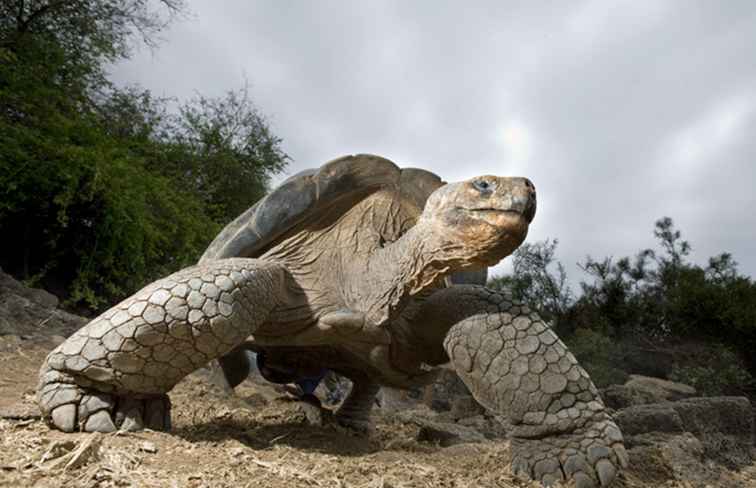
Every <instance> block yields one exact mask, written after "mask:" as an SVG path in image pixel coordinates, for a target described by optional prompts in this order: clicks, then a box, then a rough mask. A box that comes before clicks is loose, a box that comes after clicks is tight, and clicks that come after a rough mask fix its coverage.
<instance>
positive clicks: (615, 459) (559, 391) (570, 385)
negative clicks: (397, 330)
mask: <svg viewBox="0 0 756 488" xmlns="http://www.w3.org/2000/svg"><path fill="white" fill-rule="evenodd" d="M427 305H430V306H433V307H434V308H435V311H434V312H433V314H432V316H433V317H446V318H447V319H446V320H450V319H451V320H453V321H454V325H453V326H452V327H451V328H450V329H449V332H448V334H447V335H446V339H445V341H444V347H445V348H446V351H447V353H448V354H449V357H450V359H451V361H452V364H453V365H454V367H455V369H456V371H457V373H458V374H459V375H460V377H461V378H462V380H463V381H464V383H465V384H466V385H467V387H468V388H469V389H470V391H471V392H472V394H473V396H474V397H475V399H476V400H477V401H478V402H479V403H481V404H482V405H484V406H485V407H487V408H488V409H490V410H492V411H493V412H495V413H497V414H500V415H503V416H504V417H505V418H506V419H507V421H508V422H509V423H510V424H511V426H512V431H511V439H512V450H513V460H512V470H513V472H514V473H515V474H518V475H523V476H526V477H528V478H532V479H536V480H539V481H541V482H542V483H543V484H544V485H545V486H549V485H551V484H553V483H554V482H556V481H558V480H562V479H564V478H565V476H566V477H567V479H574V480H575V482H576V486H577V487H578V488H592V487H595V486H607V485H609V484H610V483H611V482H612V480H613V479H614V478H615V476H616V474H617V472H618V468H619V467H620V466H621V467H625V466H626V465H627V453H626V451H625V448H624V445H623V439H622V434H621V432H620V430H619V428H618V427H617V426H616V424H615V423H614V421H612V419H611V418H610V417H609V415H608V413H607V412H606V409H605V407H604V404H603V402H602V401H601V398H600V397H599V394H598V391H597V390H596V387H595V386H594V385H593V383H592V382H591V380H590V378H589V377H588V374H587V373H586V372H585V370H584V369H583V368H581V367H580V365H579V364H578V363H577V360H576V359H575V357H574V356H573V355H572V354H571V353H570V352H569V351H568V350H567V348H566V346H565V345H564V344H563V343H562V341H560V340H559V338H558V337H557V336H556V334H554V332H553V331H552V330H551V329H550V328H549V327H548V326H547V325H546V324H545V323H544V322H543V321H542V320H541V319H540V318H539V317H538V315H537V314H536V313H533V312H530V310H528V308H527V307H526V306H524V305H519V304H517V303H514V302H513V301H512V299H511V297H509V296H507V295H505V294H502V293H500V292H495V291H492V290H488V289H486V288H483V287H479V286H456V287H453V288H449V289H447V290H443V291H440V292H438V293H436V294H434V295H433V296H432V297H431V299H430V300H429V303H428V304H427ZM426 318H428V316H426Z"/></svg>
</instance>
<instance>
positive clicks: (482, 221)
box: [418, 175, 536, 266]
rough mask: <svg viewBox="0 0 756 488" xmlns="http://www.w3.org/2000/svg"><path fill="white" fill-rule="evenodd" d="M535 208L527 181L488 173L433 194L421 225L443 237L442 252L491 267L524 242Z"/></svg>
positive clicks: (426, 206) (450, 185)
mask: <svg viewBox="0 0 756 488" xmlns="http://www.w3.org/2000/svg"><path fill="white" fill-rule="evenodd" d="M535 210H536V193H535V187H534V186H533V184H532V183H531V182H530V180H528V179H527V178H508V177H501V176H490V175H486V176H479V177H476V178H472V179H469V180H466V181H461V182H458V183H450V184H448V185H445V186H442V187H441V188H439V189H437V190H436V191H434V192H433V193H432V194H431V195H430V197H428V200H427V202H426V204H425V208H424V210H423V213H422V215H421V217H420V222H423V223H424V224H426V225H430V228H431V229H433V231H434V233H436V232H437V233H438V235H440V236H442V237H443V239H442V242H443V247H445V248H446V250H442V251H443V252H451V253H452V254H459V255H460V256H459V257H461V258H464V259H465V260H467V261H469V264H471V265H473V264H474V265H481V264H482V265H486V266H492V265H494V264H496V263H498V262H499V261H500V260H501V259H503V258H504V257H506V256H508V255H509V254H511V253H512V252H513V251H514V250H515V249H517V247H518V246H519V245H520V244H521V243H522V241H523V240H524V239H525V236H526V235H527V233H528V225H529V224H530V222H531V221H532V220H533V217H534V216H535ZM420 222H418V223H420Z"/></svg>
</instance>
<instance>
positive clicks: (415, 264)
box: [353, 220, 464, 324]
mask: <svg viewBox="0 0 756 488" xmlns="http://www.w3.org/2000/svg"><path fill="white" fill-rule="evenodd" d="M463 254H464V253H463V252H462V248H461V246H460V245H459V244H454V243H452V242H451V240H449V239H447V238H445V237H444V236H442V235H440V234H439V233H438V232H436V231H435V230H434V229H433V227H432V226H431V225H428V224H426V223H425V222H424V221H422V220H420V221H419V222H418V223H417V224H416V225H415V226H413V227H412V228H410V229H409V230H408V231H407V232H406V233H405V234H404V235H403V236H402V237H401V238H400V239H398V240H397V241H395V242H393V243H391V244H389V245H387V246H385V247H383V248H381V249H378V250H376V251H375V252H374V253H373V254H372V255H371V256H370V257H369V259H368V263H367V264H368V266H367V267H368V269H367V275H366V276H355V277H353V279H356V280H359V282H360V284H361V285H362V286H360V287H359V288H363V289H364V291H363V293H361V294H363V296H365V297H368V300H367V304H368V310H365V312H366V314H367V318H368V320H369V321H370V322H372V323H374V324H380V323H383V322H385V321H386V320H388V319H389V318H391V317H392V316H393V315H394V311H396V310H397V309H401V307H402V306H403V305H404V304H405V303H406V301H407V300H408V299H409V298H411V297H412V296H414V295H416V294H418V293H420V292H421V291H423V290H425V289H429V288H435V287H438V286H440V285H441V283H442V281H443V279H444V278H445V277H446V276H447V275H449V274H450V273H451V272H452V271H454V270H456V269H457V268H459V267H461V266H463ZM363 303H365V302H363Z"/></svg>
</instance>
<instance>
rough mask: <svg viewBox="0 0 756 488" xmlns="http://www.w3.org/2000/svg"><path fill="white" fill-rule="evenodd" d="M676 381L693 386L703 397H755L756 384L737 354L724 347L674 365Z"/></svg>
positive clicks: (671, 374) (701, 352) (672, 372)
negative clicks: (753, 395)
mask: <svg viewBox="0 0 756 488" xmlns="http://www.w3.org/2000/svg"><path fill="white" fill-rule="evenodd" d="M669 377H670V379H671V380H673V381H679V382H681V383H685V384H687V385H691V386H693V387H694V388H695V389H696V390H697V391H698V393H699V394H701V395H748V394H750V395H752V394H754V393H756V382H755V381H754V377H753V376H752V375H751V373H749V372H748V370H747V369H746V366H745V365H744V364H743V361H742V360H741V359H740V358H739V357H738V355H737V354H736V353H734V352H733V351H731V350H730V349H729V348H727V347H725V346H723V345H713V346H711V347H708V348H707V349H705V350H703V351H698V354H697V356H696V357H695V358H687V360H686V361H684V362H683V361H681V362H680V363H678V364H675V365H674V367H673V369H672V371H671V373H670V375H669Z"/></svg>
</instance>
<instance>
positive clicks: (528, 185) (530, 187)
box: [523, 178, 535, 191]
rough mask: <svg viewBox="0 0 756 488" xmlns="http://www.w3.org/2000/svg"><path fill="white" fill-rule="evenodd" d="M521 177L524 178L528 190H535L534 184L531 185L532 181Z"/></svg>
mask: <svg viewBox="0 0 756 488" xmlns="http://www.w3.org/2000/svg"><path fill="white" fill-rule="evenodd" d="M523 179H524V180H525V186H527V187H528V188H529V189H530V190H532V191H535V185H533V182H532V181H530V180H529V179H527V178H523Z"/></svg>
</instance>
